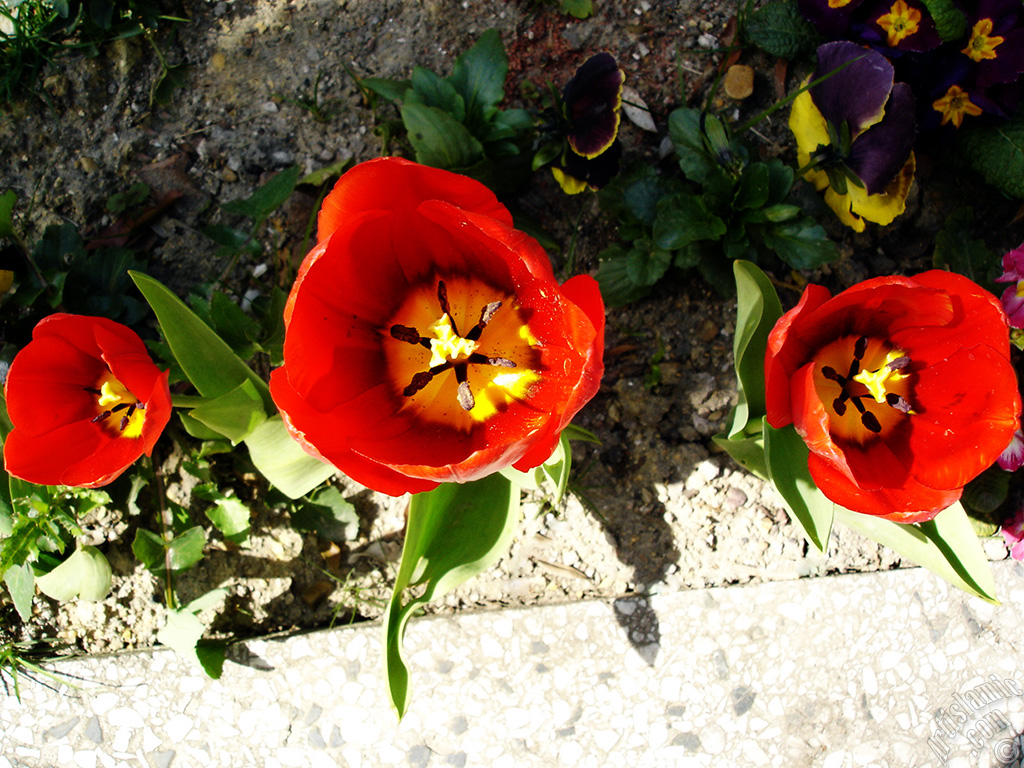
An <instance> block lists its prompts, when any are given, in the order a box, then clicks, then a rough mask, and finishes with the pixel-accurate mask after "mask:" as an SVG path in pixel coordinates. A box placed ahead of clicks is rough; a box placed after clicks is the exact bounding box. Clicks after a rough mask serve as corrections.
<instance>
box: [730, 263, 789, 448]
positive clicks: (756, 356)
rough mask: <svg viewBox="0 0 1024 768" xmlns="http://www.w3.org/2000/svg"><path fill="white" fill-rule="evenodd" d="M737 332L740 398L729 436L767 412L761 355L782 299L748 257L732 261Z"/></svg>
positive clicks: (735, 354) (734, 346)
mask: <svg viewBox="0 0 1024 768" xmlns="http://www.w3.org/2000/svg"><path fill="white" fill-rule="evenodd" d="M732 271H733V275H734V276H735V278H736V335H735V336H734V337H733V343H732V355H733V361H734V362H733V364H734V366H735V368H736V379H737V387H738V389H739V399H738V400H737V402H736V406H735V408H734V409H733V421H732V426H731V427H730V428H729V437H730V438H732V437H735V436H737V435H739V434H740V433H742V432H744V431H745V430H746V429H747V424H748V423H749V422H750V421H754V420H759V419H760V418H761V416H763V415H764V414H765V413H766V409H765V400H764V357H765V353H766V352H767V350H768V335H769V334H770V333H771V331H772V328H774V327H775V323H776V322H778V320H779V318H780V317H782V303H781V302H780V301H779V295H778V294H777V293H776V292H775V287H774V286H773V285H772V283H771V281H770V280H769V279H768V277H767V276H766V275H765V273H764V272H762V271H761V270H760V269H758V268H757V266H755V265H754V264H752V263H751V262H749V261H735V262H733V267H732Z"/></svg>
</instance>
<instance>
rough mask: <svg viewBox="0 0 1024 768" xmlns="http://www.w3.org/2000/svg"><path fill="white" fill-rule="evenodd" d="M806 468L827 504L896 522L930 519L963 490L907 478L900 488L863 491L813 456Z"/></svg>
mask: <svg viewBox="0 0 1024 768" xmlns="http://www.w3.org/2000/svg"><path fill="white" fill-rule="evenodd" d="M808 469H810V471H811V478H812V479H813V480H814V483H815V485H817V486H818V489H819V490H820V491H821V492H822V493H823V494H825V496H826V497H827V498H828V499H829V500H830V501H833V502H835V503H836V504H838V505H840V506H841V507H846V508H847V509H849V510H852V511H854V512H862V513H864V514H866V515H875V516H877V517H882V518H885V519H886V520H892V521H893V522H897V523H917V522H921V521H922V520H931V519H932V518H933V517H935V516H936V515H937V514H938V513H939V512H941V511H942V510H944V509H945V508H946V507H948V506H949V505H951V504H953V503H954V502H955V501H957V500H958V499H959V498H960V494H961V490H962V489H960V488H956V489H954V490H949V491H942V490H935V489H934V488H928V487H925V486H923V485H921V484H920V483H918V482H916V481H915V480H914V479H913V478H909V479H908V481H907V483H906V484H905V485H903V486H902V487H900V488H880V489H877V490H865V489H863V488H860V487H858V486H857V485H856V484H855V483H853V482H852V481H851V480H850V479H849V478H848V477H847V476H846V475H845V474H843V473H842V472H840V471H838V470H837V469H836V468H835V467H834V466H833V465H832V464H830V463H829V462H827V461H825V460H824V459H822V458H820V457H818V456H815V455H814V454H813V453H812V454H811V456H810V459H809V461H808Z"/></svg>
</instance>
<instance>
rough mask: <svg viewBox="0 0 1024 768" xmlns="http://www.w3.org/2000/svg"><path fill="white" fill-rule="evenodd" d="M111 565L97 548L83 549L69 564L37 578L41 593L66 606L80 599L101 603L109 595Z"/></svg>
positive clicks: (66, 561) (81, 547)
mask: <svg viewBox="0 0 1024 768" xmlns="http://www.w3.org/2000/svg"><path fill="white" fill-rule="evenodd" d="M110 577H111V570H110V563H108V562H107V558H106V557H104V556H103V553H102V552H100V551H99V550H98V549H96V547H89V546H80V547H79V548H78V549H76V550H75V552H74V554H72V555H71V557H69V558H68V559H67V560H65V561H64V562H63V563H61V564H60V565H58V566H57V567H56V568H54V569H53V570H52V571H50V572H49V573H46V574H43V575H42V576H39V577H37V578H36V585H37V586H38V587H39V591H40V592H42V593H43V594H44V595H46V596H48V597H52V598H53V599H54V600H60V601H61V602H64V601H66V600H70V599H72V598H74V597H80V598H82V599H83V600H87V601H89V602H96V601H98V600H102V599H103V598H105V597H106V596H107V594H108V593H109V592H110Z"/></svg>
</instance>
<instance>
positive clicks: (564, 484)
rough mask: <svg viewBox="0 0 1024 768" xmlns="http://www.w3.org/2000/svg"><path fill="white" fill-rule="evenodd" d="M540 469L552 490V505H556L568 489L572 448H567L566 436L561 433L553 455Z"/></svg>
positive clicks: (567, 439)
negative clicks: (553, 492)
mask: <svg viewBox="0 0 1024 768" xmlns="http://www.w3.org/2000/svg"><path fill="white" fill-rule="evenodd" d="M540 468H541V471H542V472H543V473H544V476H545V477H547V479H548V482H550V483H551V487H552V488H554V491H555V494H554V497H553V499H552V503H553V504H557V503H558V502H560V501H561V500H562V496H564V495H565V489H566V488H568V487H569V470H570V469H572V448H571V447H570V446H569V436H568V435H567V434H565V433H564V432H563V433H562V436H561V437H560V438H559V439H558V446H557V447H556V448H555V451H554V453H552V454H551V457H550V458H549V459H548V460H547V461H545V462H544V463H543V464H541V465H540Z"/></svg>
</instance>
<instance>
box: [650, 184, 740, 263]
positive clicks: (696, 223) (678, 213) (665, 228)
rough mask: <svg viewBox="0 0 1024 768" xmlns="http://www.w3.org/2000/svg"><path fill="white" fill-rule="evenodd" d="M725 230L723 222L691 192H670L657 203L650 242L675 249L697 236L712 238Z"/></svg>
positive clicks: (698, 238)
mask: <svg viewBox="0 0 1024 768" xmlns="http://www.w3.org/2000/svg"><path fill="white" fill-rule="evenodd" d="M725 230H726V226H725V222H724V221H722V220H721V219H720V218H719V217H718V216H716V215H715V214H714V213H712V212H711V211H710V210H708V207H707V205H706V204H705V203H704V201H703V200H702V199H701V198H699V197H697V196H696V195H695V194H693V193H690V192H683V193H680V194H678V195H672V196H671V197H667V198H665V199H663V200H662V201H661V202H659V203H658V207H657V218H655V220H654V242H655V243H656V244H657V246H658V247H659V248H664V249H665V250H668V251H675V250H678V249H680V248H684V247H685V246H687V245H689V244H690V243H692V242H695V241H697V240H716V239H718V238H719V237H721V236H722V235H724V234H725Z"/></svg>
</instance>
